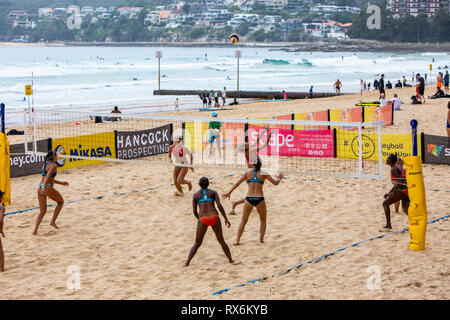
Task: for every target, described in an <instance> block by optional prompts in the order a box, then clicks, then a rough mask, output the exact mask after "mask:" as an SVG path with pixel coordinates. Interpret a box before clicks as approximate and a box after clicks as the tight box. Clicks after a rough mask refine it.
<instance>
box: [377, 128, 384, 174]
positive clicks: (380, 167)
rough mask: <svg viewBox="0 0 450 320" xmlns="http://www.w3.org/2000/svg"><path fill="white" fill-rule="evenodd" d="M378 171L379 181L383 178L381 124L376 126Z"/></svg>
mask: <svg viewBox="0 0 450 320" xmlns="http://www.w3.org/2000/svg"><path fill="white" fill-rule="evenodd" d="M377 131H378V170H379V175H380V179H382V178H383V152H382V147H383V146H382V144H381V123H379V124H378V128H377Z"/></svg>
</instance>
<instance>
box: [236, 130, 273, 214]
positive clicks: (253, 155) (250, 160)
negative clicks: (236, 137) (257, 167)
mask: <svg viewBox="0 0 450 320" xmlns="http://www.w3.org/2000/svg"><path fill="white" fill-rule="evenodd" d="M267 132H269V133H268V135H267V139H266V141H265V142H264V143H263V144H262V145H259V143H260V141H261V138H262V136H263V135H264V134H266V133H267ZM271 136H272V131H271V130H269V126H268V125H266V126H265V128H264V130H262V131H261V134H260V135H259V136H258V137H257V138H256V141H255V142H254V143H252V144H251V145H250V144H249V143H248V134H246V135H245V143H244V145H243V149H244V155H245V161H246V163H247V167H248V168H252V167H253V165H254V164H255V163H256V159H257V157H258V153H259V151H261V150H264V149H265V148H266V147H267V145H268V144H269V141H270V137H271ZM244 202H245V198H244V199H240V200H238V201H234V202H232V209H231V212H230V214H231V215H234V214H236V212H235V211H234V209H235V208H236V207H237V206H238V205H240V204H243V203H244Z"/></svg>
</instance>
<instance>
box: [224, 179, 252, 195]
mask: <svg viewBox="0 0 450 320" xmlns="http://www.w3.org/2000/svg"><path fill="white" fill-rule="evenodd" d="M246 178H247V173H244V174H243V175H242V177H241V178H240V179H239V180H238V182H236V183H235V185H234V186H233V187H231V190H230V191H228V192H227V193H225V194H224V195H222V198H224V199H226V198H230V196H231V193H232V192H233V191H234V190H236V188H237V187H239V186H240V185H241V183H242V182H244V181H245V179H246Z"/></svg>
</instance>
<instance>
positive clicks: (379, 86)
mask: <svg viewBox="0 0 450 320" xmlns="http://www.w3.org/2000/svg"><path fill="white" fill-rule="evenodd" d="M378 90H379V91H380V97H381V95H382V94H383V93H384V94H386V92H385V91H384V74H382V75H381V78H380V80H378Z"/></svg>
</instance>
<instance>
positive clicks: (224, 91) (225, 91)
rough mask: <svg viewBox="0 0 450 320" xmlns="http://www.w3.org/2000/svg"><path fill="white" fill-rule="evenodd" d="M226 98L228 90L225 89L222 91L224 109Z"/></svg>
mask: <svg viewBox="0 0 450 320" xmlns="http://www.w3.org/2000/svg"><path fill="white" fill-rule="evenodd" d="M226 98H227V88H226V87H223V90H222V107H225V102H226Z"/></svg>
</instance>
